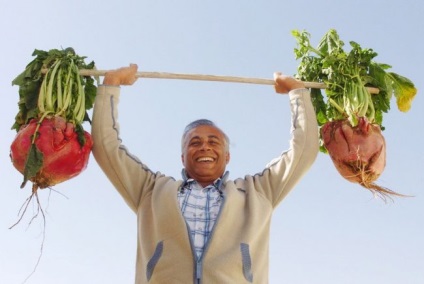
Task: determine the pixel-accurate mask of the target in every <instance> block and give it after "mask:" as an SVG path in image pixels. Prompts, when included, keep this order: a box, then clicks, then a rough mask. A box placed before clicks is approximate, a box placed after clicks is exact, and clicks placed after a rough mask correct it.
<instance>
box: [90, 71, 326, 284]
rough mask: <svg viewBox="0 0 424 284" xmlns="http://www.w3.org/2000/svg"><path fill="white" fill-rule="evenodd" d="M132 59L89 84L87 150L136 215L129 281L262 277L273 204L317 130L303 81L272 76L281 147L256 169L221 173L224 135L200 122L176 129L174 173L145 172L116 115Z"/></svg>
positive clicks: (298, 172) (306, 158) (301, 165)
mask: <svg viewBox="0 0 424 284" xmlns="http://www.w3.org/2000/svg"><path fill="white" fill-rule="evenodd" d="M136 71H137V66H136V65H130V66H129V67H124V68H120V69H117V70H114V71H110V72H108V73H107V74H106V75H105V78H104V81H103V85H102V86H99V88H98V95H97V97H96V102H95V106H94V114H93V124H92V135H93V139H94V148H93V153H94V156H95V158H96V160H97V162H98V164H99V165H100V167H101V168H102V169H103V171H104V172H105V174H106V175H107V177H108V178H109V179H110V181H111V182H112V183H113V185H114V186H115V187H116V189H117V190H118V191H119V193H120V194H121V195H122V197H123V198H124V200H125V201H126V202H127V204H128V205H129V207H130V208H131V209H132V210H133V211H134V212H135V213H136V214H137V226H138V230H137V232H138V238H137V263H136V279H135V282H136V283H137V284H140V283H160V284H164V283H183V284H187V283H206V284H209V283H260V284H263V283H267V282H268V258H269V255H268V245H269V230H270V221H271V215H272V212H273V209H274V208H275V207H276V206H277V205H278V204H279V202H280V201H281V200H282V199H283V198H284V197H285V196H286V195H287V194H288V192H289V191H290V190H291V189H292V188H293V187H294V186H295V184H296V183H297V182H298V181H299V180H300V179H301V177H302V176H303V175H304V174H305V173H306V171H307V170H308V169H309V167H310V166H311V165H312V163H313V162H314V160H315V158H316V155H317V153H318V128H317V123H316V116H315V112H314V109H313V107H312V104H311V101H310V95H309V91H308V90H307V89H305V88H304V84H303V83H302V82H300V81H297V80H295V79H293V78H291V77H288V76H284V75H281V74H278V73H276V74H275V82H276V84H275V90H276V92H277V93H289V101H290V108H291V113H292V138H291V141H290V149H289V150H288V151H286V152H283V153H282V154H281V155H280V156H279V157H277V158H275V159H274V160H273V161H271V162H270V163H269V165H267V166H266V167H265V169H264V170H263V171H262V172H261V173H258V174H256V175H253V176H250V175H248V176H245V177H244V178H238V179H235V180H229V179H228V174H227V173H226V172H225V168H226V165H227V163H228V162H229V161H230V152H229V140H228V137H227V136H226V135H225V133H224V132H223V131H222V130H221V129H219V128H218V127H216V126H215V125H214V124H213V123H212V122H211V121H209V120H199V121H195V122H193V123H192V124H190V125H188V126H187V128H186V130H185V131H184V134H183V137H182V154H181V160H182V163H183V165H184V170H183V179H182V180H175V179H174V178H172V177H168V176H165V175H163V174H161V173H160V172H152V171H151V170H150V169H149V168H148V167H147V166H146V165H145V164H143V163H142V162H141V161H139V160H138V159H137V158H136V157H134V156H132V155H131V154H130V153H129V152H128V151H127V149H126V148H125V147H124V146H123V145H122V144H121V139H120V137H119V124H118V121H117V117H118V109H117V104H118V101H119V92H120V87H119V86H121V85H131V84H133V83H134V82H135V81H136V78H135V73H136Z"/></svg>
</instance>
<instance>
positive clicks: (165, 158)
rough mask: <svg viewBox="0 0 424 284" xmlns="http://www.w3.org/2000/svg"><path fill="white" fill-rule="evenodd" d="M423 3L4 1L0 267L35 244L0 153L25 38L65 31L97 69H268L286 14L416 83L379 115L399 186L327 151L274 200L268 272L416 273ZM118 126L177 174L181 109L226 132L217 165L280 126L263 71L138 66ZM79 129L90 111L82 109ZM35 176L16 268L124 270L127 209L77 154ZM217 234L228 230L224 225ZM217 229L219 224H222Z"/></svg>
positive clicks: (13, 174)
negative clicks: (341, 169)
mask: <svg viewBox="0 0 424 284" xmlns="http://www.w3.org/2000/svg"><path fill="white" fill-rule="evenodd" d="M423 14H424V4H423V3H422V2H420V1H412V0H405V1H402V2H400V1H397V2H390V1H389V2H388V1H383V0H366V1H365V0H359V1H355V2H354V3H353V2H352V1H336V0H324V1H320V2H316V1H305V0H300V1H295V2H293V1H292V2H287V1H276V0H275V1H270V0H264V1H221V0H215V1H209V0H204V1H194V0H188V1H161V0H158V1H144V0H138V1H136V0H121V1H109V0H104V1H99V0H95V1H81V0H76V1H67V2H65V1H53V0H39V1H21V0H16V1H8V2H6V3H3V4H2V9H1V10H0V25H1V26H2V28H1V29H0V37H1V38H2V45H1V46H0V50H1V54H2V56H1V61H0V75H1V78H2V80H1V81H0V84H1V86H0V89H1V90H2V91H1V92H2V94H3V101H2V102H3V103H2V107H3V110H2V111H1V112H0V117H1V124H0V127H1V133H2V138H1V139H0V170H1V171H0V175H1V180H2V186H1V187H2V192H3V193H4V194H3V197H2V198H1V199H0V206H1V208H2V212H3V214H2V215H1V217H0V263H1V265H0V283H8V284H9V283H10V284H13V283H22V281H23V280H24V279H25V277H26V276H27V275H29V274H30V273H31V272H32V270H33V268H34V266H35V264H36V262H37V259H38V256H39V253H40V245H41V242H42V237H41V236H42V234H41V233H42V222H41V219H40V218H38V219H36V220H35V221H34V222H33V223H32V224H31V225H30V226H28V222H29V217H30V216H31V214H32V213H33V210H35V207H33V206H30V208H29V209H28V213H29V214H27V218H26V219H24V220H23V221H22V222H21V223H20V225H19V226H17V227H15V228H14V229H12V230H9V229H8V228H9V227H10V225H12V224H13V223H14V222H15V221H16V220H17V214H18V210H19V208H20V206H21V205H22V204H23V203H24V201H25V199H26V198H27V197H28V196H29V195H30V186H29V185H28V186H27V187H26V188H25V189H20V188H19V186H20V184H21V182H22V176H21V175H20V174H19V173H18V172H17V171H16V170H15V169H14V168H13V166H12V164H11V162H10V159H9V147H10V143H11V142H12V140H13V138H14V136H15V132H14V131H12V130H10V127H11V125H12V124H13V119H14V116H15V114H16V112H17V100H18V93H17V92H18V89H17V87H13V86H11V81H12V80H13V78H14V77H15V76H16V75H17V74H19V73H20V72H21V71H22V70H23V69H24V67H25V65H26V64H27V63H28V62H29V61H31V60H32V56H31V54H32V52H33V50H34V49H36V48H37V49H43V50H49V49H52V48H62V47H63V48H66V47H69V46H71V47H73V48H74V49H75V50H76V51H77V53H78V54H80V55H85V56H87V57H88V58H87V60H94V61H95V62H96V65H97V68H98V69H112V68H117V67H120V66H124V65H128V64H129V63H137V64H138V65H139V69H140V71H158V72H176V73H194V74H214V75H231V76H245V77H259V78H269V79H271V78H272V74H273V72H274V71H281V72H284V73H286V74H294V73H295V72H296V66H297V64H298V62H296V60H295V59H294V53H293V48H294V47H295V40H294V38H293V37H292V36H291V30H293V29H301V30H302V29H306V30H307V31H308V32H310V33H311V34H312V41H313V42H315V43H317V42H318V40H319V39H320V38H321V36H322V35H323V34H324V33H325V32H327V31H328V30H329V29H330V28H334V29H336V30H337V31H338V32H339V34H340V36H341V38H342V39H343V40H345V42H348V41H350V40H354V41H356V42H358V43H360V44H361V45H362V46H364V47H371V48H373V49H374V50H375V51H377V52H378V54H379V55H378V57H377V58H376V61H379V62H384V63H388V64H390V65H392V66H393V68H392V71H394V72H396V73H399V74H402V75H404V76H406V77H408V78H410V79H411V80H412V81H414V83H415V84H416V87H417V88H418V90H419V92H418V95H417V97H416V99H415V101H414V103H413V105H412V109H411V110H410V111H409V112H408V113H406V114H405V113H400V112H399V111H398V110H397V108H396V106H395V103H394V101H392V109H391V110H390V112H389V113H388V114H386V115H385V118H384V121H385V123H384V124H385V126H386V130H385V131H384V136H385V138H386V143H387V165H386V169H385V171H384V173H383V174H382V176H381V177H380V178H379V180H378V183H379V184H380V185H383V186H386V187H388V188H391V189H393V190H395V191H398V192H401V193H404V194H409V195H413V196H415V197H413V198H396V199H395V201H394V202H389V203H387V204H385V203H384V202H382V201H381V200H379V199H375V198H373V196H372V195H371V194H370V193H369V192H367V191H366V190H364V189H363V188H361V187H359V186H358V185H355V184H352V183H349V182H347V181H345V180H343V179H342V178H341V177H340V176H339V175H338V173H337V171H336V170H335V168H334V166H333V165H332V163H331V161H330V158H329V156H326V155H324V154H319V156H318V158H317V160H316V163H315V164H314V166H313V167H312V169H311V170H310V171H309V172H308V174H307V175H306V176H305V177H304V179H303V180H302V181H301V182H300V183H299V184H298V186H297V187H296V188H295V189H294V190H293V191H292V192H291V193H290V195H289V196H288V197H287V198H286V199H285V200H284V201H283V202H282V203H281V204H280V206H279V207H278V208H277V209H276V211H275V213H274V216H273V221H272V230H271V243H270V263H271V265H270V283H272V284H276V283H289V284H306V283H307V284H310V283H314V284H315V283H316V284H321V283H322V284H324V283H325V284H329V283H330V284H333V283H334V284H339V283H343V284H356V283H361V284H368V283H386V284H395V283H396V284H398V283H408V284H418V283H422V279H424V237H423V235H424V229H423V228H424V226H423V225H424V222H423V221H424V186H423V184H424V178H423V176H424V174H423V166H422V165H423V164H424V150H423V148H422V145H424V135H423V133H422V129H423V126H422V124H423V122H424V117H423V116H424V115H423V111H422V110H423V109H424V100H423V96H422V94H421V92H420V90H422V89H423V87H424V83H423V79H422V70H423V69H424V59H423V57H422V46H423V43H424V40H423V32H422V27H423V24H424V23H423V19H422V15H423ZM122 93H123V95H122V99H121V104H120V109H121V114H120V121H121V130H122V132H121V137H122V138H123V141H124V144H125V145H126V146H127V147H128V148H129V149H130V150H131V152H132V153H133V154H135V155H137V156H138V157H139V158H140V159H141V160H143V161H144V162H145V163H146V164H147V165H149V167H150V168H151V169H152V170H154V171H161V172H163V173H165V174H168V175H172V176H175V177H177V178H179V176H180V171H181V167H182V165H181V162H180V135H181V132H182V129H183V128H184V126H185V125H186V124H187V123H188V122H190V121H192V120H193V119H196V118H201V117H206V118H210V119H212V120H214V121H216V122H217V124H218V125H220V126H221V127H222V128H223V129H224V130H225V131H226V132H227V134H228V135H229V136H230V138H231V141H232V142H231V148H230V149H231V155H232V160H231V162H230V164H229V166H228V170H229V171H230V177H231V178H233V179H234V178H237V177H240V176H243V175H245V174H253V173H256V172H258V171H260V170H261V169H262V168H263V167H264V166H265V164H266V163H267V162H268V161H270V160H271V159H272V158H274V157H275V156H277V155H279V154H280V153H281V151H283V150H286V149H287V147H288V140H289V137H290V136H289V126H290V121H289V118H290V116H289V110H288V101H287V97H286V96H283V95H277V94H275V93H274V90H273V88H272V86H259V85H248V84H233V83H217V82H197V81H181V80H162V79H141V80H139V81H138V82H137V83H136V84H135V85H134V86H131V87H124V88H122ZM85 127H86V129H87V130H89V129H90V126H89V125H85ZM54 190H55V191H49V190H42V191H40V192H39V196H40V201H41V202H42V206H43V208H44V210H45V213H46V221H47V227H46V239H45V242H44V248H43V254H42V258H41V260H40V263H39V266H38V267H37V270H36V272H35V274H34V275H33V276H32V277H31V278H30V279H29V280H28V282H27V283H44V284H53V283H63V284H68V283H102V284H109V283H133V279H134V263H135V247H136V228H135V226H136V225H135V222H136V220H135V216H134V214H133V213H132V212H131V211H130V209H129V208H128V207H127V206H126V204H125V203H124V202H123V200H122V199H121V197H120V196H119V195H118V194H117V193H116V192H115V190H114V188H113V187H112V185H111V184H110V183H109V182H108V180H107V179H106V177H105V176H104V175H103V173H102V172H101V170H100V168H99V167H98V166H97V164H96V162H95V161H94V159H93V158H91V160H90V163H89V166H88V168H87V169H86V171H85V172H83V173H82V174H81V175H80V176H78V177H76V178H74V179H72V180H70V181H68V182H65V183H63V184H60V185H57V186H55V187H54ZM228 237H229V238H230V237H231V236H228ZM222 241H225V240H222Z"/></svg>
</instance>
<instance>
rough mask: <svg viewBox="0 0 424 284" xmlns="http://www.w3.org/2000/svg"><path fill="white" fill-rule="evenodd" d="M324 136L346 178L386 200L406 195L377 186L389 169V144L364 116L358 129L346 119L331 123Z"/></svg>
mask: <svg viewBox="0 0 424 284" xmlns="http://www.w3.org/2000/svg"><path fill="white" fill-rule="evenodd" d="M321 136H322V137H323V143H324V146H325V148H326V149H327V151H328V153H329V155H330V157H331V159H332V161H333V163H334V165H335V167H336V169H337V171H338V172H339V173H340V175H341V176H342V177H343V178H345V179H346V180H348V181H350V182H353V183H357V184H359V185H361V186H363V187H364V188H366V189H368V190H370V191H371V192H372V193H373V194H375V195H378V196H379V197H381V198H382V199H384V200H385V199H386V198H387V197H389V198H390V196H393V195H395V196H404V195H402V194H399V193H396V192H394V191H392V190H390V189H387V188H384V187H381V186H379V185H377V184H375V181H376V180H377V179H378V177H379V176H380V175H381V173H382V172H383V170H384V168H385V166H386V142H385V139H384V137H383V135H382V134H381V129H380V127H379V126H378V125H377V124H372V123H369V122H368V121H367V119H366V118H364V117H361V118H359V119H358V125H357V126H355V127H352V126H351V124H350V123H349V121H348V120H347V119H346V120H336V121H330V122H327V123H326V124H325V125H324V126H323V127H322V128H321Z"/></svg>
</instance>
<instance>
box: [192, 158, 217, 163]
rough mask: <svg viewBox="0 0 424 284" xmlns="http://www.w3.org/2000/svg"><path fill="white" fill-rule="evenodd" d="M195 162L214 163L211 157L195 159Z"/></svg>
mask: <svg viewBox="0 0 424 284" xmlns="http://www.w3.org/2000/svg"><path fill="white" fill-rule="evenodd" d="M196 161H197V162H213V161H215V159H214V158H212V157H200V158H197V159H196Z"/></svg>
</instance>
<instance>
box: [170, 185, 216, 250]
mask: <svg viewBox="0 0 424 284" xmlns="http://www.w3.org/2000/svg"><path fill="white" fill-rule="evenodd" d="M221 184H222V182H221V179H217V180H216V181H215V182H214V183H213V184H211V185H208V186H207V187H205V188H203V187H202V186H201V185H200V184H198V183H197V182H196V181H195V180H193V179H188V180H187V181H186V183H185V184H184V186H183V187H182V188H181V190H180V191H179V192H178V201H179V204H180V209H181V213H182V214H183V216H184V219H185V220H186V223H187V225H188V227H189V229H190V237H191V240H192V242H193V244H194V248H195V250H196V255H197V257H198V258H200V257H201V256H202V254H203V251H204V249H205V245H206V243H207V242H208V239H209V237H210V234H211V232H212V229H213V226H214V225H215V221H216V219H217V217H218V213H219V210H220V207H221V203H222V199H223V196H222V191H221Z"/></svg>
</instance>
